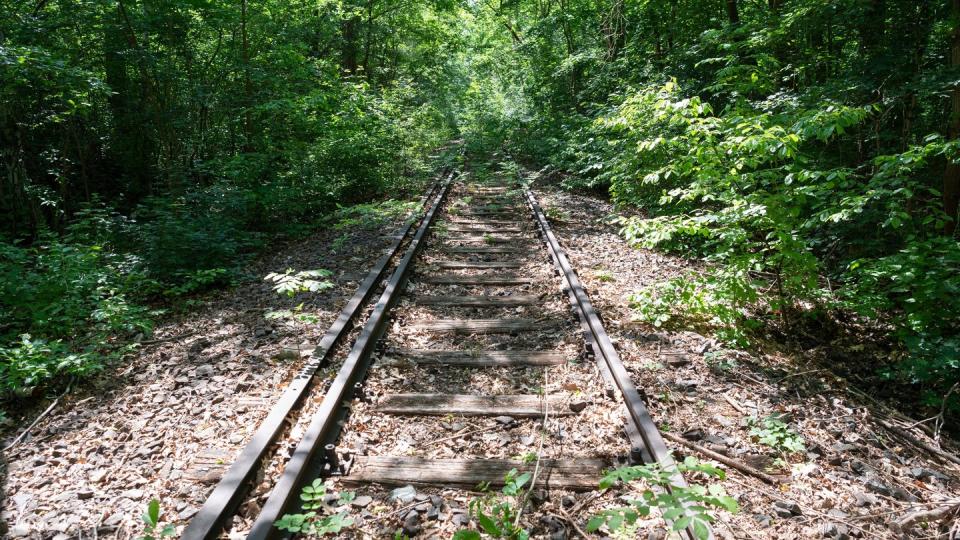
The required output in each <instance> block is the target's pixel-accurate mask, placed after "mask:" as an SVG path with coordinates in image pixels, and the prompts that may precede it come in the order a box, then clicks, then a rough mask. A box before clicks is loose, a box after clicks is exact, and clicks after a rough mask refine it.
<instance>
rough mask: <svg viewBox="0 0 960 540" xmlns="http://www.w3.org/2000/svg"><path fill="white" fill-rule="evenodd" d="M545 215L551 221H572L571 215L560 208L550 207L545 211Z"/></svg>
mask: <svg viewBox="0 0 960 540" xmlns="http://www.w3.org/2000/svg"><path fill="white" fill-rule="evenodd" d="M543 213H544V214H546V216H547V217H548V218H550V220H551V221H560V222H564V221H570V214H568V213H566V212H564V211H563V210H560V209H559V208H554V207H550V208H547V209H545V210H544V211H543Z"/></svg>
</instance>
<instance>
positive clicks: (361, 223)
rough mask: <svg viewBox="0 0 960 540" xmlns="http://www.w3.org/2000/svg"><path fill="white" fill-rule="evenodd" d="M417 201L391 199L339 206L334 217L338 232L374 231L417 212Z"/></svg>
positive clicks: (335, 227)
mask: <svg viewBox="0 0 960 540" xmlns="http://www.w3.org/2000/svg"><path fill="white" fill-rule="evenodd" d="M416 208H417V202H416V201H398V200H396V199H389V200H386V201H382V202H376V203H368V204H357V205H353V206H339V205H338V208H337V212H336V214H335V215H334V219H336V223H334V226H333V228H334V229H336V230H343V229H352V228H362V229H372V228H374V227H379V226H380V225H383V224H384V223H386V222H388V221H391V220H394V219H398V218H400V217H402V216H404V215H405V214H407V213H409V212H412V211H414V210H416Z"/></svg>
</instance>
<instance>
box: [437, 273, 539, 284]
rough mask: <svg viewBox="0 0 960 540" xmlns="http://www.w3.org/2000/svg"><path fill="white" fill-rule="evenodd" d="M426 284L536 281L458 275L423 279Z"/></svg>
mask: <svg viewBox="0 0 960 540" xmlns="http://www.w3.org/2000/svg"><path fill="white" fill-rule="evenodd" d="M421 280H422V281H424V282H425V283H433V284H436V285H529V284H530V283H534V282H535V281H536V280H535V279H533V278H529V277H518V276H514V275H504V276H457V275H432V276H423V277H422V278H421Z"/></svg>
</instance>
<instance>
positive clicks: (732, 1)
mask: <svg viewBox="0 0 960 540" xmlns="http://www.w3.org/2000/svg"><path fill="white" fill-rule="evenodd" d="M727 19H729V20H730V24H740V9H739V8H738V7H737V0H727Z"/></svg>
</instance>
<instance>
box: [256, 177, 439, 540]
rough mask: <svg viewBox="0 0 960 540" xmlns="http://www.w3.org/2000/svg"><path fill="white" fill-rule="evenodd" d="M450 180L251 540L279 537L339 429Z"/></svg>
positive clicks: (288, 466)
mask: <svg viewBox="0 0 960 540" xmlns="http://www.w3.org/2000/svg"><path fill="white" fill-rule="evenodd" d="M450 183H451V181H450V178H448V179H447V180H446V181H445V182H444V183H443V185H442V186H441V187H440V189H439V193H438V194H437V195H436V196H435V197H434V200H433V204H432V206H431V207H430V209H429V211H428V212H427V214H426V215H425V216H424V218H423V221H421V223H420V227H419V228H418V229H417V232H416V234H415V235H414V237H413V239H412V240H411V241H410V245H409V246H408V247H407V251H406V253H405V254H404V256H403V259H401V260H400V262H399V263H398V264H397V267H396V269H395V270H394V271H393V274H391V276H390V280H389V281H388V282H387V285H386V287H385V288H384V290H383V293H382V294H381V295H380V299H379V300H378V301H377V304H376V307H375V308H374V310H373V312H372V313H371V314H370V317H369V318H368V319H367V322H366V324H364V326H363V329H362V330H361V331H360V335H359V337H358V338H357V341H356V342H355V343H354V345H353V348H351V349H350V353H349V355H348V356H347V359H346V360H345V361H344V363H343V366H342V367H341V368H340V371H339V372H338V373H337V376H336V378H335V379H334V380H333V382H332V383H331V384H330V387H329V388H328V389H327V392H326V395H325V396H324V398H323V401H322V402H321V404H320V407H319V409H317V411H316V412H315V413H314V415H313V418H312V419H311V421H310V425H309V427H308V428H307V430H306V432H305V433H304V435H303V438H302V439H301V440H300V442H299V443H298V444H297V447H296V449H295V450H294V452H293V455H292V456H291V457H290V459H289V461H287V463H286V466H285V467H284V470H283V473H282V475H281V477H280V479H279V481H277V483H276V484H275V485H274V488H273V490H272V491H271V492H270V496H269V498H268V499H267V502H266V503H265V504H264V506H263V509H262V510H261V511H260V514H259V515H258V516H257V519H256V521H255V522H254V524H253V527H252V529H251V530H250V534H249V535H248V536H247V539H248V540H265V539H268V538H275V537H279V536H281V533H280V531H279V529H277V528H276V527H274V523H275V522H276V521H277V520H278V519H280V518H281V517H282V516H283V514H284V512H285V511H286V510H287V508H288V507H289V506H290V504H291V503H292V502H293V501H295V500H297V498H298V495H299V491H298V488H299V487H300V486H301V484H302V482H303V481H304V479H305V476H306V474H307V472H308V469H309V467H310V465H311V463H312V461H313V459H314V456H315V454H316V453H317V449H318V448H319V447H320V446H322V444H323V443H324V442H325V441H326V440H327V439H328V438H329V437H330V435H331V434H332V433H333V430H334V429H336V428H337V422H336V420H337V417H338V415H339V414H340V412H341V411H340V409H341V408H342V407H343V406H344V400H345V398H347V397H349V396H350V393H351V392H352V391H353V390H354V385H355V384H356V383H357V382H358V381H359V380H361V379H362V377H363V376H364V375H365V374H366V371H367V368H368V367H369V366H370V356H371V354H372V353H373V351H374V350H375V349H376V346H377V341H378V340H379V339H380V337H381V336H382V335H383V332H384V330H385V329H386V326H387V322H388V318H389V317H388V314H389V312H390V309H391V308H393V306H394V305H395V304H396V303H397V301H398V300H399V297H400V294H399V293H400V292H401V291H402V290H403V286H404V284H405V283H406V281H407V279H408V278H409V275H410V269H411V265H412V262H413V260H414V258H415V257H416V256H417V254H419V252H420V250H421V249H422V247H423V240H424V237H425V236H426V235H427V232H428V231H429V229H430V226H431V224H432V223H433V219H434V217H435V216H436V213H437V210H438V209H439V208H440V206H441V204H442V203H443V200H444V197H446V195H447V191H448V190H449V188H450Z"/></svg>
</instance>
